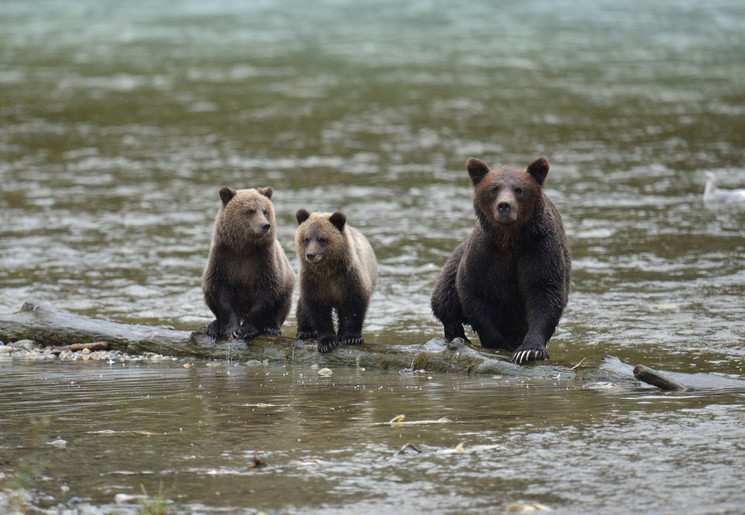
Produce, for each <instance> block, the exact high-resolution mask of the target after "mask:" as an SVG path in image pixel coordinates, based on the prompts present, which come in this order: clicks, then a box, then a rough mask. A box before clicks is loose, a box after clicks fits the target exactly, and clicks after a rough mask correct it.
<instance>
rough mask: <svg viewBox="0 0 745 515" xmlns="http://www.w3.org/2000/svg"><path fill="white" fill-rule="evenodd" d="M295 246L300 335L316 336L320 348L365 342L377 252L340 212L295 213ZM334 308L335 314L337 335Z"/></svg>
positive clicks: (376, 265) (302, 211)
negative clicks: (297, 261) (363, 329)
mask: <svg viewBox="0 0 745 515" xmlns="http://www.w3.org/2000/svg"><path fill="white" fill-rule="evenodd" d="M297 220H298V224H299V227H298V229H297V233H296V234H295V247H296V249H297V254H298V260H299V262H300V299H299V300H298V307H297V318H298V338H312V337H315V336H317V337H318V350H319V351H321V352H327V351H329V350H331V349H333V348H334V347H336V346H337V345H339V344H359V343H364V340H363V339H362V324H363V322H364V318H365V315H366V313H367V307H368V304H369V301H370V296H371V295H372V292H373V289H374V288H375V282H376V279H377V270H378V264H377V260H376V259H375V252H374V251H373V249H372V247H371V246H370V243H369V242H368V241H367V239H366V238H365V237H364V236H363V235H362V233H361V232H360V231H358V230H357V229H355V228H354V227H352V226H350V225H347V223H346V216H345V215H344V214H343V213H340V212H335V213H313V214H311V213H308V211H306V210H305V209H301V210H299V211H298V212H297ZM332 310H336V312H337V315H338V319H339V331H338V338H337V336H336V334H335V332H334V327H333V319H332Z"/></svg>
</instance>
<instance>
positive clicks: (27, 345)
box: [15, 340, 35, 351]
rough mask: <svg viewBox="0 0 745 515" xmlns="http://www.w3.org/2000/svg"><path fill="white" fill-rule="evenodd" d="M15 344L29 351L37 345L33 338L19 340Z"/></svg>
mask: <svg viewBox="0 0 745 515" xmlns="http://www.w3.org/2000/svg"><path fill="white" fill-rule="evenodd" d="M15 346H16V347H20V348H22V349H24V350H28V351H32V350H34V347H35V345H34V341H33V340H18V341H17V342H16V343H15Z"/></svg>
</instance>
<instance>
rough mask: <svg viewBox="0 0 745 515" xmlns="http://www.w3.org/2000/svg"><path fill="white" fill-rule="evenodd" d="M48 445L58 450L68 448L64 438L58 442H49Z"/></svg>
mask: <svg viewBox="0 0 745 515" xmlns="http://www.w3.org/2000/svg"><path fill="white" fill-rule="evenodd" d="M47 445H51V446H52V447H57V448H58V449H64V448H65V447H67V441H65V440H63V439H62V438H57V439H56V440H53V441H51V442H48V443H47Z"/></svg>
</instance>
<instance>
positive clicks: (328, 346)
mask: <svg viewBox="0 0 745 515" xmlns="http://www.w3.org/2000/svg"><path fill="white" fill-rule="evenodd" d="M338 346H339V340H337V339H336V336H334V335H330V336H322V337H320V338H319V339H318V352H329V351H330V350H334V349H335V348H336V347H338Z"/></svg>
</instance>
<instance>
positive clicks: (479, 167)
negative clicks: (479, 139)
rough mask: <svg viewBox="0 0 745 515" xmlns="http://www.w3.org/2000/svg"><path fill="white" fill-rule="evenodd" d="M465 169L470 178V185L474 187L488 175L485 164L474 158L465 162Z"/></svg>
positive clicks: (487, 168)
mask: <svg viewBox="0 0 745 515" xmlns="http://www.w3.org/2000/svg"><path fill="white" fill-rule="evenodd" d="M466 168H468V175H469V176H470V177H471V184H473V185H474V186H476V185H477V184H478V183H480V182H481V179H483V178H484V177H486V174H487V173H489V167H488V166H486V163H484V162H483V161H482V160H480V159H476V158H475V157H472V158H471V159H469V160H468V161H466Z"/></svg>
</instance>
